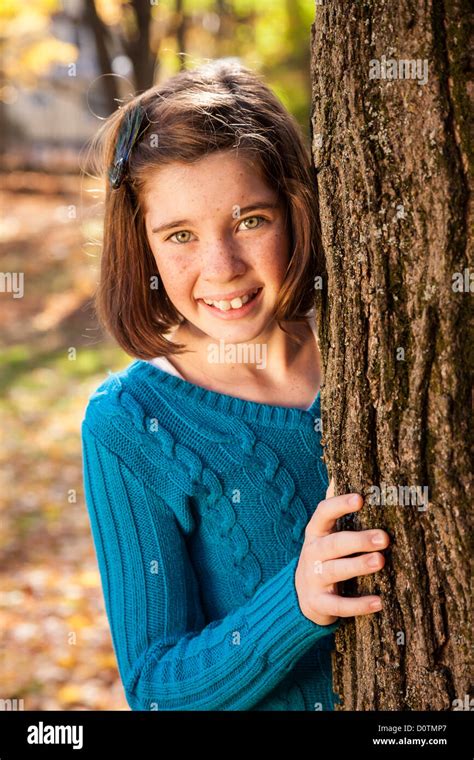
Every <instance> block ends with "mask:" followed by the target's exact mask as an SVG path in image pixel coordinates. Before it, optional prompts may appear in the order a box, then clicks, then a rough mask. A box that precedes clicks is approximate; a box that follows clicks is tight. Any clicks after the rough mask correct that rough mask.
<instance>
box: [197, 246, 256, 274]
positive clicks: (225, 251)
mask: <svg viewBox="0 0 474 760" xmlns="http://www.w3.org/2000/svg"><path fill="white" fill-rule="evenodd" d="M245 270H246V264H245V262H244V261H243V259H242V258H241V257H240V256H239V254H238V252H237V251H236V250H235V249H233V248H232V246H230V245H228V244H226V243H224V242H222V241H220V242H217V243H216V244H215V245H213V246H210V247H209V248H208V249H207V251H206V253H204V254H203V256H202V259H201V277H203V279H205V280H219V281H223V282H225V281H226V280H227V279H231V278H232V277H236V276H238V275H242V274H244V273H245Z"/></svg>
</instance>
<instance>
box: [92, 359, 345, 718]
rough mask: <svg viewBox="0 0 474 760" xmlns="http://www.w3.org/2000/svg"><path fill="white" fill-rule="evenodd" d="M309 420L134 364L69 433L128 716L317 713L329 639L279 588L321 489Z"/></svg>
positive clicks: (330, 698)
mask: <svg viewBox="0 0 474 760" xmlns="http://www.w3.org/2000/svg"><path fill="white" fill-rule="evenodd" d="M319 418H320V395H319V393H318V395H317V396H316V398H315V399H314V401H313V404H312V405H311V407H310V408H309V410H307V411H305V410H301V409H296V408H293V407H281V406H272V405H270V404H262V403H257V402H253V401H247V400H244V399H241V398H238V397H234V396H229V395H225V394H222V393H218V392H215V391H211V390H208V389H206V388H202V387H201V386H198V385H194V384H192V383H189V382H187V381H186V380H184V379H182V378H180V377H177V376H174V375H171V374H169V373H167V372H165V371H163V370H162V369H160V368H159V367H157V366H154V365H153V364H151V363H149V362H146V361H142V360H136V361H133V362H132V363H131V364H130V365H129V366H128V367H126V368H125V369H124V370H122V371H120V372H116V373H113V374H111V375H110V376H109V377H108V378H107V379H106V380H105V381H104V382H103V383H102V384H101V385H100V386H99V387H98V388H97V390H96V391H95V392H94V393H92V395H91V396H90V398H89V400H88V404H87V408H86V410H85V415H84V419H83V422H82V453H83V475H84V486H85V497H86V505H87V509H88V513H89V518H90V522H91V529H92V535H93V540H94V546H95V551H96V556H97V561H98V566H99V570H100V575H101V581H102V590H103V595H104V602H105V607H106V612H107V617H108V621H109V625H110V630H111V635H112V641H113V646H114V651H115V655H116V658H117V663H118V667H119V672H120V677H121V679H122V683H123V686H124V691H125V695H126V699H127V702H128V704H129V706H130V707H131V709H132V710H333V709H334V704H335V703H336V701H337V697H336V695H335V694H334V693H333V690H332V678H331V650H332V649H333V648H334V631H335V630H336V628H337V627H338V625H339V623H340V619H339V620H338V621H336V623H334V624H333V625H328V626H319V625H317V624H316V623H313V622H312V621H311V620H309V619H308V618H306V617H305V616H304V615H303V613H302V612H301V609H300V606H299V602H298V597H297V594H296V588H295V582H294V575H295V570H296V566H297V562H298V557H299V554H300V550H301V547H302V545H303V541H304V530H305V527H306V525H307V523H308V521H309V519H310V517H311V515H312V514H313V512H314V510H315V509H316V507H317V504H318V502H319V501H320V500H321V499H323V498H324V496H325V492H326V489H327V486H328V475H327V470H326V467H325V465H324V463H323V461H322V459H321V457H322V448H321V433H320V432H319V426H317V425H316V424H315V422H316V420H318V419H319Z"/></svg>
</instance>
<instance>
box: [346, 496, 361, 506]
mask: <svg viewBox="0 0 474 760" xmlns="http://www.w3.org/2000/svg"><path fill="white" fill-rule="evenodd" d="M359 501H360V496H359V495H358V494H356V493H355V494H353V495H352V496H351V497H350V499H349V504H350V505H351V506H353V507H355V506H357V505H358V504H359Z"/></svg>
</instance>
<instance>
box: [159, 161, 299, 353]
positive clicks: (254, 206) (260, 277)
mask: <svg viewBox="0 0 474 760" xmlns="http://www.w3.org/2000/svg"><path fill="white" fill-rule="evenodd" d="M144 213H145V224H146V231H147V236H148V240H149V244H150V247H151V250H152V252H153V256H154V258H155V261H156V264H157V267H158V271H159V274H160V279H161V282H160V287H161V284H163V286H164V288H165V289H166V293H167V294H168V296H169V298H170V300H171V302H172V303H173V305H174V306H175V308H176V309H177V310H178V311H179V312H180V314H182V316H183V317H184V318H185V320H186V322H187V323H190V325H192V326H194V327H195V328H197V329H198V330H199V331H201V332H202V333H204V334H205V335H206V336H209V337H211V338H213V339H214V340H220V339H222V340H225V341H226V342H234V343H241V342H244V341H251V340H254V339H255V338H257V337H258V336H259V335H260V334H261V333H262V332H263V331H264V330H265V328H266V327H267V326H269V325H270V323H271V320H272V312H273V309H274V307H275V304H276V299H277V294H278V291H279V290H280V287H281V285H282V283H283V280H284V277H285V272H286V268H287V265H288V262H289V237H288V233H287V230H286V228H285V221H284V208H283V205H282V204H281V203H278V201H277V194H276V193H275V192H274V191H273V190H272V189H271V188H270V187H269V186H268V185H267V184H266V183H265V182H264V180H263V178H262V177H261V174H260V171H259V170H258V168H257V165H256V164H253V163H252V162H251V161H250V159H249V158H245V157H242V156H241V157H239V158H237V157H236V155H235V154H234V153H233V152H231V151H219V152H215V153H212V154H210V155H209V156H206V157H205V158H202V159H200V160H199V161H197V162H195V163H193V164H188V163H182V162H174V163H172V164H169V165H167V166H164V167H163V168H161V169H156V170H154V171H153V172H152V173H151V174H150V176H149V178H148V181H147V184H146V187H145V193H144ZM257 289H258V292H257V294H256V295H255V296H253V293H254V291H256V290H257ZM247 299H249V300H247ZM205 301H212V302H213V303H212V304H207V303H206V302H205ZM190 325H188V326H190Z"/></svg>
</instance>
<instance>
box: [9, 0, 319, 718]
mask: <svg viewBox="0 0 474 760" xmlns="http://www.w3.org/2000/svg"><path fill="white" fill-rule="evenodd" d="M314 10H315V2H314V0H256V1H255V2H254V1H252V0H192V1H191V0H134V1H133V2H132V1H130V2H129V1H128V0H29V2H28V3H25V2H20V0H1V4H0V21H1V27H0V135H1V138H0V140H1V145H0V181H1V185H0V204H1V206H0V208H1V214H0V250H1V267H0V269H1V271H0V325H1V338H0V340H1V357H0V389H1V392H0V414H1V421H2V424H1V427H2V436H1V443H0V709H11V706H12V704H13V709H15V706H17V709H25V710H128V709H129V708H128V705H127V702H126V700H125V697H124V694H123V689H122V686H121V682H120V679H119V675H118V671H117V667H116V660H115V656H114V653H113V648H112V642H111V638H110V633H109V628H108V622H107V619H106V615H105V608H104V603H103V597H102V591H101V587H100V578H99V574H98V568H97V565H96V559H95V554H94V548H93V543H92V537H91V533H90V527H89V520H88V516H87V511H86V507H85V503H84V494H83V484H82V459H81V441H80V426H81V421H82V418H83V413H84V409H85V407H86V405H87V400H88V397H89V395H90V394H91V393H92V392H93V390H95V388H96V387H97V386H98V385H99V384H100V383H101V382H102V381H103V379H105V377H106V376H107V373H109V372H115V371H117V370H119V369H121V368H123V367H125V366H126V365H127V364H129V363H130V362H131V361H132V358H131V357H130V356H128V355H127V354H125V353H124V352H123V351H122V350H121V349H120V348H118V347H117V346H116V345H115V344H114V343H113V342H112V340H111V339H110V338H109V337H108V336H107V335H104V334H103V333H102V331H101V330H100V328H99V326H98V324H97V322H96V319H95V316H94V312H93V308H92V302H91V298H92V295H93V293H94V289H95V287H96V284H97V280H98V276H99V262H100V240H101V226H102V218H101V187H100V183H99V182H98V181H97V180H94V179H93V178H91V177H89V176H87V175H86V174H85V173H84V172H83V171H82V170H83V169H84V154H85V147H86V145H87V141H88V140H89V139H90V137H91V136H92V135H93V134H94V133H95V132H96V130H97V129H98V127H99V126H100V124H101V123H102V121H101V120H102V119H103V118H105V117H106V116H107V115H108V114H110V113H111V112H112V111H113V110H115V109H116V108H117V107H118V106H119V105H120V103H121V102H123V101H124V100H127V98H130V97H131V96H133V95H134V94H136V93H137V92H140V91H142V90H144V89H146V88H148V87H150V86H151V85H152V84H154V83H157V82H161V81H163V80H164V79H166V78H168V77H169V76H171V75H172V74H174V73H176V72H177V71H180V70H181V69H183V68H194V67H195V66H197V65H199V64H201V63H203V62H205V61H206V60H208V59H213V58H220V57H226V56H229V57H238V58H239V59H240V60H241V61H242V63H244V64H245V65H247V66H249V67H250V68H253V69H255V70H256V71H258V72H261V73H263V75H264V76H265V80H266V82H267V83H268V84H269V86H270V87H271V88H272V89H273V90H274V91H275V92H276V94H277V95H278V96H279V97H280V98H281V100H282V101H283V103H284V104H285V106H286V107H287V108H288V110H289V111H291V112H292V113H293V114H294V115H295V117H296V118H297V119H298V121H299V123H300V124H301V127H302V130H303V134H304V135H305V136H306V140H307V144H309V109H310V95H311V89H310V27H311V24H312V22H313V21H314ZM15 699H16V700H18V702H17V703H15V702H14V700H15ZM8 700H12V702H11V703H9V702H8Z"/></svg>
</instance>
